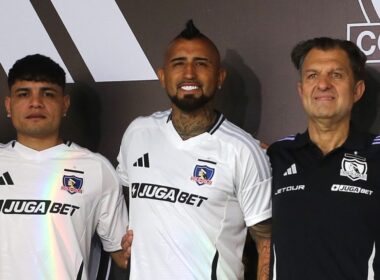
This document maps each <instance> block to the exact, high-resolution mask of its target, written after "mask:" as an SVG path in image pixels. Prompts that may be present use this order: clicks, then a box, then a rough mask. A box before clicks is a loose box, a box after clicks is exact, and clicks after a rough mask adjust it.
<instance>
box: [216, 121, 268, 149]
mask: <svg viewBox="0 0 380 280" xmlns="http://www.w3.org/2000/svg"><path fill="white" fill-rule="evenodd" d="M215 135H216V136H217V137H219V138H220V139H221V140H222V141H224V142H226V143H229V144H231V145H234V146H235V147H237V148H238V147H246V148H249V149H256V148H260V142H259V141H258V140H257V139H255V138H253V136H252V135H251V134H249V133H248V132H246V131H245V130H243V129H242V128H240V127H238V126H237V125H235V124H233V123H232V122H230V121H229V120H227V119H224V121H223V123H222V124H221V125H220V126H219V128H218V130H217V131H216V133H215ZM260 149H261V148H260Z"/></svg>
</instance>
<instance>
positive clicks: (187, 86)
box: [177, 82, 201, 93]
mask: <svg viewBox="0 0 380 280" xmlns="http://www.w3.org/2000/svg"><path fill="white" fill-rule="evenodd" d="M177 88H178V89H180V90H183V91H185V92H186V93H192V92H194V91H199V90H200V89H201V85H200V84H199V83H195V82H182V83H180V84H179V85H178V87H177Z"/></svg>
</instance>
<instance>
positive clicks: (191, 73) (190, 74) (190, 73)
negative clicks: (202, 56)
mask: <svg viewBox="0 0 380 280" xmlns="http://www.w3.org/2000/svg"><path fill="white" fill-rule="evenodd" d="M184 74H185V75H184V76H185V78H186V79H193V78H194V77H195V68H194V65H193V64H192V63H188V64H187V65H186V67H185V69H184Z"/></svg>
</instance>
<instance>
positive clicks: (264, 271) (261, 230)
mask: <svg viewBox="0 0 380 280" xmlns="http://www.w3.org/2000/svg"><path fill="white" fill-rule="evenodd" d="M249 232H250V234H251V236H252V238H253V239H254V240H255V241H256V248H257V252H258V255H259V259H258V264H257V280H269V266H270V249H271V240H270V237H271V224H270V221H265V222H262V223H259V224H257V225H254V226H252V227H250V228H249Z"/></svg>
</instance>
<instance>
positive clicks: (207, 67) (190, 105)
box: [158, 39, 226, 112]
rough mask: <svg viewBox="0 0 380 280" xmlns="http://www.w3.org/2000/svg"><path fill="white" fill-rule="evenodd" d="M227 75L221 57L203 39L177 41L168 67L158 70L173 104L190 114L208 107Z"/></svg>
mask: <svg viewBox="0 0 380 280" xmlns="http://www.w3.org/2000/svg"><path fill="white" fill-rule="evenodd" d="M225 75H226V73H225V70H224V69H221V68H220V62H219V56H218V53H217V52H216V50H215V49H214V48H213V47H212V46H211V44H210V43H209V42H208V41H206V40H203V39H193V40H185V39H178V40H176V41H174V42H173V43H172V44H171V45H170V47H169V49H168V51H167V53H166V57H165V63H164V67H163V68H161V69H159V70H158V76H159V78H160V82H161V84H162V86H163V87H164V88H165V89H166V92H167V94H168V96H169V98H170V99H171V101H172V103H174V105H175V106H177V107H178V108H179V109H181V110H183V111H187V112H191V111H194V110H197V109H199V108H201V107H202V106H204V105H205V104H207V103H208V102H209V101H210V100H211V99H212V98H213V97H214V95H215V92H216V90H217V87H219V86H221V85H222V84H223V81H224V78H225Z"/></svg>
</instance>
